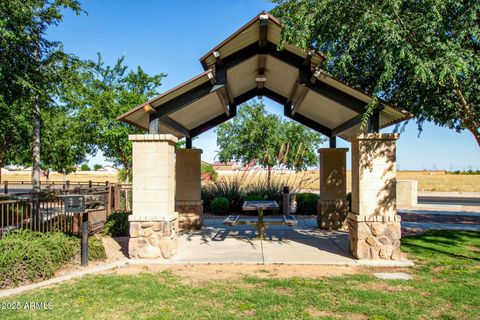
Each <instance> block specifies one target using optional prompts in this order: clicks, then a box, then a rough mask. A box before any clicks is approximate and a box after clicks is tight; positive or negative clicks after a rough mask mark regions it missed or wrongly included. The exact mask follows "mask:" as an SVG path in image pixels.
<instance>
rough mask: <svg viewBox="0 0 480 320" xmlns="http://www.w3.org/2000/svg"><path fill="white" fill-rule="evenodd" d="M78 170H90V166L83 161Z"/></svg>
mask: <svg viewBox="0 0 480 320" xmlns="http://www.w3.org/2000/svg"><path fill="white" fill-rule="evenodd" d="M80 171H90V167H89V166H88V164H86V163H83V164H82V165H81V166H80Z"/></svg>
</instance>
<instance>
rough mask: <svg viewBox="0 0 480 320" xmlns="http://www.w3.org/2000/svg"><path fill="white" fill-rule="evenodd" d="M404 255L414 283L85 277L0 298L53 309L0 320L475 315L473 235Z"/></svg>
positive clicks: (420, 240) (444, 237)
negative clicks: (194, 281)
mask: <svg viewBox="0 0 480 320" xmlns="http://www.w3.org/2000/svg"><path fill="white" fill-rule="evenodd" d="M403 250H404V251H405V252H408V253H409V256H410V258H412V259H414V260H416V262H417V266H416V267H414V268H410V269H406V271H407V272H409V273H410V274H412V275H413V277H414V280H413V281H383V280H378V279H376V278H374V277H373V276H372V275H371V273H372V270H371V269H364V270H362V272H361V274H357V275H348V276H339V277H331V278H318V279H303V278H290V279H265V278H257V277H245V278H244V279H243V280H242V281H238V282H236V283H230V282H227V281H224V280H217V281H212V282H209V283H205V284H201V283H197V284H193V285H192V284H186V282H185V281H182V279H181V278H180V277H178V276H172V275H171V274H170V273H166V272H162V273H144V274H140V275H135V276H119V275H102V276H89V277H85V278H82V279H81V280H79V281H75V282H73V283H69V284H64V285H59V286H56V287H54V288H47V289H42V290H37V291H33V292H31V293H27V294H23V295H20V296H15V297H10V298H8V299H4V300H0V301H1V302H6V301H16V302H20V303H21V304H23V303H25V302H30V301H45V302H48V301H52V302H53V303H54V307H53V309H52V310H42V311H31V310H21V311H5V310H0V319H31V318H32V317H35V319H244V318H260V319H310V318H336V317H337V318H341V319H368V318H370V319H419V318H423V319H430V318H440V319H457V318H458V319H479V318H480V234H478V233H474V232H446V231H435V232H430V233H429V234H426V235H422V236H416V237H408V238H404V239H403ZM386 270H388V269H386ZM377 271H378V269H377Z"/></svg>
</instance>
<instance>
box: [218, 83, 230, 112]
mask: <svg viewBox="0 0 480 320" xmlns="http://www.w3.org/2000/svg"><path fill="white" fill-rule="evenodd" d="M224 94H225V95H227V88H226V87H225V86H224V87H223V90H218V91H217V97H218V100H220V103H221V105H222V108H223V110H224V111H225V113H226V114H227V116H230V110H229V109H228V108H227V101H225V98H224ZM227 99H228V98H227Z"/></svg>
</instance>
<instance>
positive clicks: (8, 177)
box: [2, 170, 118, 184]
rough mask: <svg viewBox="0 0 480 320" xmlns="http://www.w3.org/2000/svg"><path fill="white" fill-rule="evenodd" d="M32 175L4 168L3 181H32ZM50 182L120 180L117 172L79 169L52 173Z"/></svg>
mask: <svg viewBox="0 0 480 320" xmlns="http://www.w3.org/2000/svg"><path fill="white" fill-rule="evenodd" d="M31 179H32V178H31V175H30V172H25V171H9V172H7V171H6V170H2V182H3V181H8V182H9V183H13V182H14V181H30V180H31ZM48 180H49V182H55V183H57V182H58V183H59V184H60V183H63V182H64V181H66V180H70V182H88V181H89V180H92V182H101V183H104V182H105V181H108V182H110V183H116V182H117V181H118V177H117V173H115V172H99V171H78V172H75V173H71V174H68V175H66V176H64V175H63V174H59V173H51V174H50V176H49V179H48ZM41 181H42V183H44V182H46V181H47V178H46V177H43V176H42V178H41Z"/></svg>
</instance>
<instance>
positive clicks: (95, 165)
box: [93, 163, 102, 171]
mask: <svg viewBox="0 0 480 320" xmlns="http://www.w3.org/2000/svg"><path fill="white" fill-rule="evenodd" d="M100 169H102V165H101V164H98V163H96V164H94V165H93V170H94V171H98V170H100Z"/></svg>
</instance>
